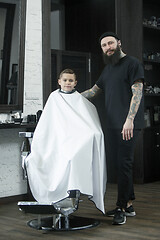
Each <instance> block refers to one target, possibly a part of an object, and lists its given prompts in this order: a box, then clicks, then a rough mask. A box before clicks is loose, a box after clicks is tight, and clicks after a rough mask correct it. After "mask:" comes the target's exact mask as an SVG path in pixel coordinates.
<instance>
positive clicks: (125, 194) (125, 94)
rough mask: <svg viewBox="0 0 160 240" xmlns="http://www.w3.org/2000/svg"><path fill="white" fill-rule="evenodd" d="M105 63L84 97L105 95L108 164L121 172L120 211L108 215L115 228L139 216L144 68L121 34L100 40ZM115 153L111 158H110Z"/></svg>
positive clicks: (84, 93) (119, 186) (118, 177)
mask: <svg viewBox="0 0 160 240" xmlns="http://www.w3.org/2000/svg"><path fill="white" fill-rule="evenodd" d="M99 43H100V46H101V49H102V52H103V59H104V63H105V65H106V66H105V67H104V70H103V71H102V73H101V75H100V77H99V79H98V81H97V82H96V84H95V85H94V86H93V87H92V88H91V89H89V90H86V91H85V92H83V93H82V95H83V96H84V97H86V98H88V99H90V98H92V97H94V96H96V95H97V94H99V92H102V91H103V92H104V94H105V109H106V129H107V134H106V139H107V144H106V145H107V149H106V150H107V158H111V156H112V158H111V159H107V161H114V162H115V165H116V170H117V183H118V194H117V202H116V205H117V207H116V208H115V209H113V210H111V211H108V212H107V216H113V222H112V224H114V225H119V224H124V223H125V222H126V216H135V215H136V213H135V210H134V208H133V205H132V201H133V200H134V199H135V195H134V188H133V180H132V168H133V161H134V148H135V143H136V139H137V137H138V135H139V132H140V130H141V129H142V128H143V123H144V122H143V119H144V114H143V81H144V71H143V67H142V64H141V63H140V62H139V61H138V59H136V58H135V57H132V56H128V55H127V54H125V53H124V52H123V51H122V47H121V41H120V39H119V37H118V36H117V34H115V33H113V32H105V33H103V34H102V35H101V37H100V38H99ZM109 152H111V154H109Z"/></svg>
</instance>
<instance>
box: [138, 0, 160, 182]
mask: <svg viewBox="0 0 160 240" xmlns="http://www.w3.org/2000/svg"><path fill="white" fill-rule="evenodd" d="M142 4H143V5H142V12H143V16H142V33H143V35H142V46H141V54H142V61H143V65H144V73H145V85H144V120H145V128H144V129H143V132H142V134H141V137H140V138H139V141H138V143H137V147H136V151H135V163H134V181H135V182H137V183H143V182H152V181H157V180H160V174H159V172H160V1H158V0H153V1H149V0H143V1H142ZM139 55H140V53H139ZM140 148H141V154H140ZM139 168H140V169H141V170H139Z"/></svg>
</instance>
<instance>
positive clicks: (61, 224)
mask: <svg viewBox="0 0 160 240" xmlns="http://www.w3.org/2000/svg"><path fill="white" fill-rule="evenodd" d="M27 224H28V226H30V227H32V228H35V229H37V230H46V231H74V230H81V229H86V228H91V227H95V226H97V225H99V224H100V222H99V221H97V220H95V219H92V218H85V217H77V216H73V215H70V216H68V217H64V216H61V217H60V219H59V220H58V221H57V223H56V226H53V217H46V218H41V219H33V220H31V221H29V222H28V223H27Z"/></svg>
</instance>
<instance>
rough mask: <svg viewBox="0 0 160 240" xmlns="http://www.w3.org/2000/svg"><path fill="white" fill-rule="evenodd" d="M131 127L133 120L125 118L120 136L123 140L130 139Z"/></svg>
mask: <svg viewBox="0 0 160 240" xmlns="http://www.w3.org/2000/svg"><path fill="white" fill-rule="evenodd" d="M133 129H134V124H133V120H132V119H129V118H127V119H126V121H125V123H124V125H123V129H122V132H121V133H122V138H123V140H126V141H128V140H130V139H131V138H133Z"/></svg>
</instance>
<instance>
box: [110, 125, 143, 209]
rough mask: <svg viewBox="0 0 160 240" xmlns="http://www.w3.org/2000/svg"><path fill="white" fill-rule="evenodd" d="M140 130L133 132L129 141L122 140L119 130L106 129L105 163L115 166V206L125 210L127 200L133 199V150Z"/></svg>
mask: <svg viewBox="0 0 160 240" xmlns="http://www.w3.org/2000/svg"><path fill="white" fill-rule="evenodd" d="M139 133H140V130H134V135H133V138H132V139H131V140H128V141H126V140H123V139H122V134H121V130H120V129H107V134H106V142H107V144H106V148H107V149H106V153H107V162H108V163H111V165H112V166H113V165H114V166H115V170H116V175H117V183H118V196H117V203H116V205H117V206H119V207H121V208H125V207H126V206H127V202H128V201H129V200H134V199H135V194H134V187H133V173H132V169H133V162H134V148H135V143H136V140H137V137H138V135H139Z"/></svg>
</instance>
